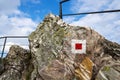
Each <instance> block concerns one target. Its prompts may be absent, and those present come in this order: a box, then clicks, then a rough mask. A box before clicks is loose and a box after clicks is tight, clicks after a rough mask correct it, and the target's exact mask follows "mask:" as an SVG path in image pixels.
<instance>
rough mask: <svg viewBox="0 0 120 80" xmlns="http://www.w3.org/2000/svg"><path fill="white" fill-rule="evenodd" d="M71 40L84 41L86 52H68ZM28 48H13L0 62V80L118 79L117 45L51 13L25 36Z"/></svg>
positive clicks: (87, 28) (119, 58)
mask: <svg viewBox="0 0 120 80" xmlns="http://www.w3.org/2000/svg"><path fill="white" fill-rule="evenodd" d="M72 39H76V40H86V53H83V54H79V53H77V54H75V53H72V51H71V41H72ZM29 48H30V49H29V50H25V49H23V48H21V47H20V46H17V45H13V46H12V47H11V48H10V50H9V53H8V55H7V56H6V57H5V58H4V59H0V68H1V69H0V80H120V45H119V44H117V43H114V42H111V41H109V40H107V39H105V38H104V37H103V36H101V35H100V34H99V33H97V32H96V31H94V30H92V29H91V28H89V27H82V26H72V25H69V24H67V23H65V22H63V21H62V19H60V18H59V17H58V16H55V15H53V14H49V15H47V16H46V17H45V19H44V20H43V22H41V23H40V24H39V25H38V26H37V28H36V30H35V31H33V32H32V33H31V34H30V35H29Z"/></svg>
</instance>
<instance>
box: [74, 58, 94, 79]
mask: <svg viewBox="0 0 120 80" xmlns="http://www.w3.org/2000/svg"><path fill="white" fill-rule="evenodd" d="M92 69H93V62H92V61H91V60H90V59H89V58H88V57H85V58H84V59H83V61H82V62H81V63H79V64H78V67H77V68H76V69H75V76H76V77H77V78H78V79H79V80H90V79H91V77H92Z"/></svg>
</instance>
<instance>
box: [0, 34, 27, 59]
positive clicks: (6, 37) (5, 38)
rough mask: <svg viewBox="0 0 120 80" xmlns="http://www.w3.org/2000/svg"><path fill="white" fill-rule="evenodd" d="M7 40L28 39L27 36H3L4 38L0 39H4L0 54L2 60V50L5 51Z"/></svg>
mask: <svg viewBox="0 0 120 80" xmlns="http://www.w3.org/2000/svg"><path fill="white" fill-rule="evenodd" d="M8 38H28V36H4V37H0V39H4V43H3V48H2V53H1V58H3V55H4V50H5V47H6V42H7V39H8Z"/></svg>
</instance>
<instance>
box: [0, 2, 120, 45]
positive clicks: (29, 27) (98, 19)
mask: <svg viewBox="0 0 120 80" xmlns="http://www.w3.org/2000/svg"><path fill="white" fill-rule="evenodd" d="M59 1H60V0H0V36H8V35H29V34H30V33H31V32H32V31H34V30H35V29H36V27H37V25H38V24H39V23H40V22H41V21H42V20H43V18H44V17H45V16H46V15H47V14H49V13H53V14H55V15H59ZM119 3H120V0H71V1H69V2H66V3H64V4H63V13H64V14H66V13H77V12H88V11H99V10H111V9H120V5H119ZM63 20H64V21H65V22H67V23H69V24H71V25H79V26H85V27H91V28H92V29H94V30H96V31H97V32H99V33H100V34H101V35H103V36H104V37H106V38H107V39H109V40H111V41H113V42H117V43H120V13H111V14H110V13H107V14H95V15H91V14H89V15H84V16H69V17H63ZM20 41H21V40H18V41H17V40H9V41H8V43H7V44H13V43H14V42H18V43H19V44H20ZM0 42H2V41H0ZM24 43H26V41H25V40H24ZM1 44H2V43H1Z"/></svg>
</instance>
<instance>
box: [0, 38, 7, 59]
mask: <svg viewBox="0 0 120 80" xmlns="http://www.w3.org/2000/svg"><path fill="white" fill-rule="evenodd" d="M6 42H7V37H5V40H4V44H3V49H2V54H1V58H2V57H3V54H4V50H5V45H6Z"/></svg>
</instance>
